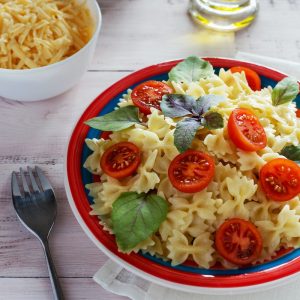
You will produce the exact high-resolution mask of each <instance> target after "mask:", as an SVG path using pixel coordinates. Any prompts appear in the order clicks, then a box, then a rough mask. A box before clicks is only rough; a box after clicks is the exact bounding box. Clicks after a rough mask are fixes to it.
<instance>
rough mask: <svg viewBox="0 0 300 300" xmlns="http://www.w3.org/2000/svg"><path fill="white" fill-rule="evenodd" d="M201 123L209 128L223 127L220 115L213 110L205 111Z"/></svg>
mask: <svg viewBox="0 0 300 300" xmlns="http://www.w3.org/2000/svg"><path fill="white" fill-rule="evenodd" d="M201 124H202V125H203V126H204V127H205V128H207V129H210V130H212V129H218V128H223V127H224V121H223V117H222V115H221V114H219V113H218V112H215V111H212V112H208V113H206V114H205V115H204V116H203V118H202V122H201Z"/></svg>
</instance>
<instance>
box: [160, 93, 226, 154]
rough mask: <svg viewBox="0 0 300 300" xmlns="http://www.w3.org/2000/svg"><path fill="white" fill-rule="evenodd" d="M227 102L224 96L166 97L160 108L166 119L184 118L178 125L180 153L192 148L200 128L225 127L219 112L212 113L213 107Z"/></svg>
mask: <svg viewBox="0 0 300 300" xmlns="http://www.w3.org/2000/svg"><path fill="white" fill-rule="evenodd" d="M223 101H226V99H225V98H224V97H223V96H218V95H206V96H203V97H200V98H199V99H197V100H196V99H194V98H193V97H191V96H188V95H178V94H169V95H165V96H164V97H163V99H162V101H161V104H160V107H161V110H162V112H163V114H164V115H165V116H166V117H170V118H177V117H184V116H187V117H186V118H184V119H183V120H181V121H180V122H178V123H177V124H176V129H175V132H174V144H175V146H176V148H177V149H178V151H179V152H184V151H186V150H187V149H188V148H190V146H191V144H192V141H193V139H194V137H195V135H196V133H197V130H198V129H200V128H203V127H205V128H208V129H210V130H212V129H218V128H222V127H223V126H224V122H223V117H222V115H221V114H219V113H218V112H214V111H210V109H211V107H214V106H216V105H217V104H218V103H220V102H223Z"/></svg>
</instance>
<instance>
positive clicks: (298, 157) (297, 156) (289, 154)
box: [280, 145, 300, 164]
mask: <svg viewBox="0 0 300 300" xmlns="http://www.w3.org/2000/svg"><path fill="white" fill-rule="evenodd" d="M280 154H281V155H283V156H285V157H286V158H288V159H290V160H293V161H295V162H297V163H298V164H300V145H298V146H294V145H289V146H285V147H284V148H283V149H282V150H281V152H280Z"/></svg>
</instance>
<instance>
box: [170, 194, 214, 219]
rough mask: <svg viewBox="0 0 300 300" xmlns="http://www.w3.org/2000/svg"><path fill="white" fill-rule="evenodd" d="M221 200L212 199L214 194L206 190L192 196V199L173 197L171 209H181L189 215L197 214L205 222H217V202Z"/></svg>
mask: <svg viewBox="0 0 300 300" xmlns="http://www.w3.org/2000/svg"><path fill="white" fill-rule="evenodd" d="M216 201H219V200H215V199H212V193H210V192H207V191H206V189H204V190H202V191H201V192H198V193H195V194H193V195H192V199H191V200H188V199H186V198H180V197H171V198H169V202H170V203H171V209H179V210H183V211H186V212H188V213H189V214H192V215H193V214H194V213H195V214H197V215H198V216H199V217H200V218H202V219H204V220H215V219H216V216H215V212H216V211H217V208H216V205H215V202H216Z"/></svg>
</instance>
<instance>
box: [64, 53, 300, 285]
mask: <svg viewBox="0 0 300 300" xmlns="http://www.w3.org/2000/svg"><path fill="white" fill-rule="evenodd" d="M204 59H205V60H207V61H209V62H210V63H211V64H212V65H213V66H214V67H224V68H231V67H233V66H237V65H239V66H245V67H248V68H251V69H253V70H254V71H256V72H257V73H258V74H259V75H262V76H265V77H268V78H271V79H273V80H276V81H280V80H281V79H283V78H284V77H286V75H285V74H283V73H281V72H278V71H276V70H272V69H270V68H267V67H264V66H261V65H257V64H254V63H248V62H243V61H239V60H234V59H227V58H204ZM180 61H182V59H179V60H174V61H169V62H164V63H161V64H157V65H152V66H149V67H146V68H143V69H141V70H139V71H136V72H134V73H132V74H130V75H128V76H126V77H124V78H123V79H121V80H119V81H117V82H116V83H114V84H113V85H111V86H110V87H109V88H107V89H106V90H105V91H104V92H102V93H101V94H100V95H99V96H98V97H97V98H96V99H95V100H93V102H92V103H91V104H90V105H89V106H88V107H87V108H86V110H85V111H84V113H83V114H82V115H81V117H80V119H79V120H78V122H77V123H76V126H75V128H74V130H73V133H72V135H71V138H70V140H69V145H68V148H67V158H66V177H67V178H66V180H67V184H68V187H69V190H70V192H71V196H72V199H71V200H70V199H69V201H71V202H72V201H73V203H74V205H75V206H74V207H75V208H76V209H75V210H76V211H74V214H75V216H76V213H78V214H79V215H80V217H81V219H82V221H83V222H84V223H85V226H86V227H87V229H88V231H89V232H90V233H91V234H92V236H93V238H94V239H96V240H97V241H99V242H100V243H101V244H102V245H103V246H104V247H105V248H106V250H107V252H108V253H111V254H112V256H117V257H118V258H119V259H121V260H122V261H124V264H125V265H128V264H129V265H131V266H133V267H134V268H135V269H138V270H139V271H140V272H142V273H143V272H144V273H146V274H148V275H150V277H151V276H154V277H156V278H158V279H162V280H163V281H164V280H166V281H168V282H170V283H173V284H174V283H177V284H182V285H188V286H194V287H203V288H241V287H247V286H252V285H259V284H266V283H269V282H271V281H275V280H279V279H282V278H284V277H288V276H291V275H293V274H296V273H297V272H299V270H300V257H298V258H295V259H293V260H292V261H290V262H289V263H286V264H283V265H280V266H278V267H276V268H272V269H268V270H264V271H259V272H255V273H248V274H242V275H230V276H207V275H201V274H192V273H186V272H183V271H179V270H175V269H170V268H168V267H165V266H162V265H158V264H156V263H154V262H152V261H149V260H148V259H147V258H145V257H142V256H140V255H139V254H136V253H132V254H130V255H127V254H123V253H121V252H119V251H118V249H117V246H116V243H115V242H114V239H113V238H111V237H112V236H111V235H109V234H108V233H107V232H105V231H103V229H102V226H101V225H99V220H98V218H97V217H96V216H91V215H90V214H89V212H90V210H91V209H90V206H89V202H88V200H87V198H86V194H85V191H84V187H83V185H82V184H78V182H80V183H81V153H82V149H83V145H84V140H85V137H86V135H87V133H88V130H89V127H88V126H87V125H85V124H84V121H86V120H88V119H90V118H92V117H94V116H96V115H98V113H99V112H100V111H101V110H102V109H103V108H104V107H105V105H106V104H107V103H109V101H110V100H111V99H113V98H114V97H116V96H117V95H118V94H120V93H121V92H123V91H124V90H126V89H127V88H128V87H130V86H132V85H134V84H136V83H137V82H139V81H142V80H145V79H148V78H149V77H151V76H155V75H160V74H162V73H165V72H168V71H169V70H170V69H171V68H172V67H174V66H175V65H176V64H178V63H179V62H180ZM83 199H84V200H83ZM73 203H70V204H71V207H72V204H73ZM74 207H72V209H74ZM78 221H79V220H78ZM79 223H80V222H79ZM80 225H81V226H82V224H80ZM82 227H83V226H82ZM143 277H145V276H143Z"/></svg>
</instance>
